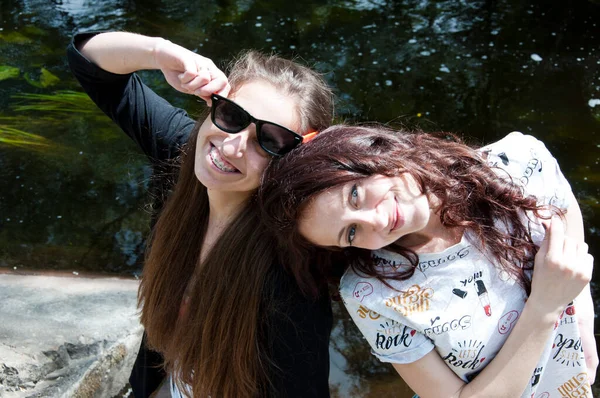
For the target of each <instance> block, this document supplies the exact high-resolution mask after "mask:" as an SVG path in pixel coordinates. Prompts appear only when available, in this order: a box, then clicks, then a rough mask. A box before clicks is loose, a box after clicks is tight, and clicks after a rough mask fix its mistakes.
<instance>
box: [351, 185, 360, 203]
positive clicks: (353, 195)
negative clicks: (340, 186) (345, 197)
mask: <svg viewBox="0 0 600 398" xmlns="http://www.w3.org/2000/svg"><path fill="white" fill-rule="evenodd" d="M357 201H358V187H357V185H356V184H354V185H352V188H350V203H352V205H354V206H356V204H357Z"/></svg>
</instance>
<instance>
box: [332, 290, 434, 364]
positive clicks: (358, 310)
mask: <svg viewBox="0 0 600 398" xmlns="http://www.w3.org/2000/svg"><path fill="white" fill-rule="evenodd" d="M340 293H341V296H342V299H343V300H344V304H345V306H346V309H347V310H348V312H349V313H350V316H351V317H352V320H353V321H354V323H355V324H356V326H357V327H358V329H359V330H360V331H361V333H362V335H363V337H364V338H365V339H366V340H367V342H368V343H369V345H370V346H371V353H372V354H373V355H375V357H377V358H378V359H379V360H380V361H381V362H390V363H399V364H407V363H412V362H415V361H417V360H419V359H421V358H423V357H424V356H425V355H426V354H427V353H429V352H430V351H431V350H432V349H433V348H434V344H433V342H432V341H431V340H430V339H429V338H427V337H426V336H425V335H424V334H422V333H419V332H418V331H416V330H415V329H412V328H410V327H409V326H407V325H405V324H403V323H402V322H400V321H399V320H394V319H391V318H387V317H385V316H383V315H381V314H379V313H378V312H376V311H374V310H373V309H371V308H369V307H368V306H367V304H363V303H362V302H360V301H359V300H357V299H356V298H355V297H354V295H353V294H352V292H350V291H349V290H348V289H345V288H344V287H343V286H342V288H341V289H340Z"/></svg>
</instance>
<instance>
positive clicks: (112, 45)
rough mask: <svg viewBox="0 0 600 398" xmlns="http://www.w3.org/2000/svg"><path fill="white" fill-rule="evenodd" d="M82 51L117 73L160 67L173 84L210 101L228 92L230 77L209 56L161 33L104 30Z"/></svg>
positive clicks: (85, 44) (93, 60) (84, 46)
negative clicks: (150, 34)
mask: <svg viewBox="0 0 600 398" xmlns="http://www.w3.org/2000/svg"><path fill="white" fill-rule="evenodd" d="M79 51H81V53H82V54H83V55H84V56H85V57H86V58H87V59H89V60H90V61H92V62H93V63H95V64H96V65H98V66H99V67H100V68H102V69H104V70H105V71H107V72H111V73H115V74H129V73H133V72H136V71H138V70H143V69H160V70H161V71H162V72H163V74H164V75H165V79H166V80H167V82H168V83H169V84H170V85H171V86H172V87H173V88H175V89H176V90H178V91H181V92H182V93H186V94H194V95H197V96H199V97H201V98H202V99H204V100H205V101H207V102H209V99H210V95H211V94H212V93H220V94H222V95H227V94H228V92H229V84H228V82H227V77H226V76H225V74H224V73H223V72H222V71H221V70H220V69H219V68H217V67H216V66H215V64H214V63H213V62H212V61H211V60H210V59H209V58H206V57H203V56H201V55H199V54H196V53H194V52H192V51H190V50H187V49H185V48H183V47H181V46H179V45H177V44H174V43H171V42H170V41H168V40H165V39H163V38H160V37H148V36H143V35H138V34H134V33H128V32H107V33H101V34H98V35H96V36H93V37H92V38H90V39H89V40H87V41H85V42H84V43H82V44H81V45H80V46H79Z"/></svg>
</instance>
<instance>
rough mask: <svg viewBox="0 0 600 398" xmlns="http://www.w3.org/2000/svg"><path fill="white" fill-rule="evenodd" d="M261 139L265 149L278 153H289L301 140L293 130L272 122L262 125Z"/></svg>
mask: <svg viewBox="0 0 600 398" xmlns="http://www.w3.org/2000/svg"><path fill="white" fill-rule="evenodd" d="M259 141H260V144H261V145H262V147H263V148H264V149H266V150H267V151H269V152H271V153H273V154H276V155H284V154H286V153H288V152H289V151H291V150H292V149H294V148H295V147H296V146H297V145H298V144H299V143H300V142H301V140H300V139H297V138H296V136H294V134H293V133H292V132H291V131H288V130H286V129H284V128H282V127H280V126H277V125H275V124H270V123H263V124H262V125H261V128H260V140H259Z"/></svg>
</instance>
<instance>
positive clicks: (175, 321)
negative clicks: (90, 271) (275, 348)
mask: <svg viewBox="0 0 600 398" xmlns="http://www.w3.org/2000/svg"><path fill="white" fill-rule="evenodd" d="M257 80H259V81H263V82H266V83H270V84H272V85H273V86H274V87H275V88H277V89H279V90H281V91H282V92H283V93H285V94H288V95H290V96H291V97H292V98H295V99H297V104H298V112H299V114H300V115H301V124H302V130H301V132H302V133H306V132H307V130H309V129H314V130H317V131H320V130H323V129H324V128H326V127H327V126H328V125H329V124H330V123H331V120H332V113H333V109H332V95H331V91H330V89H329V88H328V87H327V85H326V84H325V83H324V81H323V79H322V78H321V77H320V76H319V75H318V74H317V73H315V72H314V71H312V70H310V69H309V68H307V67H304V66H301V65H299V64H297V63H294V62H292V61H289V60H285V59H282V58H279V57H276V56H267V55H263V54H260V53H257V52H252V51H251V52H247V53H245V54H242V55H241V56H240V57H239V59H238V60H237V61H236V62H235V63H234V64H233V66H232V67H231V71H230V75H229V82H230V84H231V87H232V92H235V91H236V90H238V89H239V88H240V87H241V86H242V85H243V84H245V83H248V82H251V81H257ZM200 125H201V121H200V122H198V123H197V124H196V126H195V128H194V129H193V132H192V134H191V136H190V138H189V141H188V143H187V145H186V146H185V147H184V148H183V150H182V156H181V159H180V161H181V170H180V173H179V176H178V179H177V183H176V185H175V187H174V190H173V193H172V194H171V196H170V197H169V199H168V200H167V202H166V203H165V206H164V208H163V210H162V212H161V214H160V216H159V218H158V221H157V223H156V225H155V227H154V229H153V232H152V238H151V244H150V247H149V249H148V251H147V256H146V263H145V266H144V271H143V278H142V282H141V285H140V290H139V295H138V301H139V305H140V306H142V324H143V325H144V327H145V328H146V332H147V335H148V343H149V345H150V347H151V348H154V349H155V350H157V351H159V352H160V353H161V354H162V355H163V356H164V362H165V366H166V368H167V369H168V370H170V371H172V372H174V374H175V375H176V377H175V379H176V380H177V382H178V384H179V385H180V387H182V388H181V390H182V391H185V389H184V388H183V384H182V382H183V383H186V384H188V385H190V386H191V389H192V394H193V396H196V397H206V396H213V397H236V398H237V397H252V396H258V395H261V396H263V395H268V394H267V393H268V391H269V389H270V388H271V387H270V386H271V383H270V380H269V376H270V375H269V368H270V361H269V354H268V353H269V350H268V347H267V346H266V345H267V344H266V343H267V342H265V341H264V340H263V339H262V338H261V336H262V335H263V334H264V330H265V328H266V327H268V324H266V322H267V320H268V317H264V316H261V315H262V313H263V312H268V311H269V308H268V306H269V305H271V303H269V302H268V300H266V299H265V297H268V292H265V291H263V289H264V287H265V285H266V283H267V278H269V272H270V270H271V268H272V267H273V264H274V261H275V259H276V255H275V247H274V245H273V243H272V242H273V241H272V239H270V238H269V237H268V236H267V231H262V230H261V227H260V225H261V224H260V219H259V214H258V211H257V207H256V205H255V204H254V203H253V201H254V199H253V198H251V199H250V201H249V202H248V203H247V204H246V205H244V206H243V208H241V209H240V210H239V214H237V215H236V216H235V217H234V221H232V223H231V224H230V225H229V226H228V227H227V228H226V229H225V231H224V232H223V233H222V235H221V236H220V238H219V239H218V241H217V242H216V243H215V244H214V246H213V247H212V248H211V249H210V251H209V252H208V253H205V254H204V261H202V263H200V258H201V257H200V254H201V253H200V252H201V247H202V242H203V241H204V239H205V235H206V231H207V225H208V219H209V200H208V195H207V190H206V188H205V187H204V186H203V185H202V184H201V183H200V182H199V181H198V180H197V178H196V176H195V173H194V159H195V156H194V155H195V148H196V142H197V136H198V131H199V128H200ZM261 232H264V233H261ZM188 285H189V286H188ZM186 290H187V292H188V294H186V293H185V292H186ZM184 294H186V297H189V298H190V300H189V304H186V305H187V311H186V314H185V316H179V312H180V309H181V308H182V306H181V304H182V300H183V298H184Z"/></svg>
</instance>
